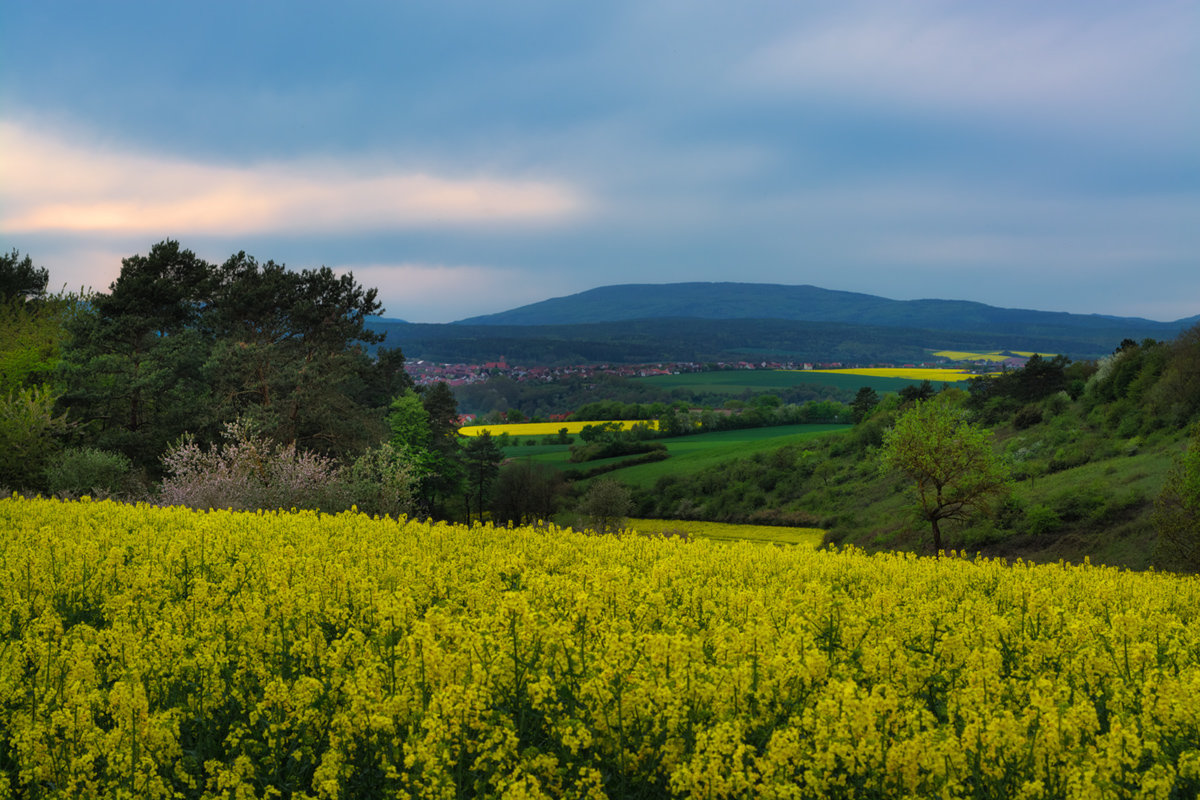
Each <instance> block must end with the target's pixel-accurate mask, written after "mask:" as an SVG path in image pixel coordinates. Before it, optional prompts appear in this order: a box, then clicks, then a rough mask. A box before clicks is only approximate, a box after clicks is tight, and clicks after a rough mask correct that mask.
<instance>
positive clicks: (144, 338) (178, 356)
mask: <svg viewBox="0 0 1200 800" xmlns="http://www.w3.org/2000/svg"><path fill="white" fill-rule="evenodd" d="M211 269H212V268H211V266H210V265H209V264H207V263H205V262H204V261H203V260H202V259H200V258H198V257H197V256H196V254H195V253H193V252H192V251H190V250H185V249H183V248H181V247H180V246H179V243H178V242H174V241H166V242H160V243H159V244H157V245H155V246H154V247H153V248H151V250H150V253H149V254H148V255H146V256H140V255H138V256H131V257H130V258H126V259H124V260H123V261H122V266H121V274H120V276H119V277H118V278H117V280H116V281H114V282H113V284H112V285H111V286H110V287H109V292H108V294H97V295H95V296H94V297H92V298H91V300H90V302H89V303H88V304H87V307H86V308H85V309H84V310H83V312H81V313H80V314H78V315H76V316H75V317H74V318H73V319H72V320H71V321H70V322H69V323H68V326H67V327H68V332H69V334H70V339H69V343H68V345H67V347H66V348H65V349H64V352H63V357H62V361H61V364H60V376H61V378H62V379H63V381H64V383H65V389H66V390H65V393H64V396H63V402H64V404H65V405H66V406H67V408H68V409H69V410H70V411H71V413H72V416H73V417H75V418H76V419H77V420H79V421H81V422H82V423H83V425H84V426H86V427H85V431H84V435H85V436H86V437H87V438H88V439H90V443H91V444H92V445H95V446H98V447H100V448H103V449H106V450H116V451H118V452H122V453H124V454H125V455H126V456H128V457H129V458H131V459H132V460H133V461H134V463H135V464H136V465H138V466H141V467H148V466H152V465H155V464H157V461H158V457H159V455H160V454H161V453H162V452H163V451H164V450H165V449H166V446H167V444H168V443H169V442H171V441H173V440H174V439H176V438H177V437H178V436H179V435H180V434H181V433H183V432H184V431H186V430H191V431H198V430H208V429H209V428H210V427H211V424H212V422H213V420H212V419H211V414H210V407H211V403H210V402H209V385H208V381H207V380H206V379H205V377H204V375H203V365H204V362H205V359H206V358H207V356H208V350H209V345H208V342H207V341H206V340H205V337H204V336H203V335H202V334H201V332H200V331H199V330H198V329H197V322H198V321H199V319H200V314H201V310H202V309H203V308H204V307H205V305H206V303H207V302H208V300H209V299H210V297H211V288H212V282H211V280H210V277H211Z"/></svg>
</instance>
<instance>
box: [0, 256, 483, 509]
mask: <svg viewBox="0 0 1200 800" xmlns="http://www.w3.org/2000/svg"><path fill="white" fill-rule="evenodd" d="M48 279H49V276H48V274H47V272H46V270H45V269H42V268H38V267H35V266H34V265H33V262H32V259H31V257H30V256H28V255H26V256H22V255H21V254H20V253H19V252H18V251H16V250H14V251H12V252H11V253H9V254H7V255H4V256H3V257H2V259H0V292H3V296H2V297H0V334H3V336H2V337H0V341H3V346H2V347H0V486H3V487H6V488H7V489H8V490H23V491H50V492H56V493H59V494H83V493H89V492H90V493H96V492H100V493H104V492H107V493H112V494H116V493H123V494H126V495H129V496H137V495H138V493H139V492H140V493H142V494H146V493H148V492H150V491H151V489H152V488H153V487H159V488H160V489H161V490H163V491H170V492H172V493H173V495H172V496H173V497H175V498H176V499H179V500H181V501H183V502H189V504H201V503H202V502H206V501H208V502H212V503H216V504H220V505H233V506H246V507H253V506H254V504H255V503H256V502H259V501H263V502H266V500H265V499H264V498H269V497H276V499H278V500H279V502H281V503H283V502H285V500H286V501H288V503H287V504H294V502H296V501H302V500H304V499H307V500H308V501H309V502H310V503H317V502H320V503H323V504H324V505H325V506H326V507H329V508H331V509H337V508H339V507H341V506H345V507H349V505H360V507H361V506H364V505H365V506H372V507H374V508H376V509H378V510H382V511H387V510H400V511H403V512H414V511H415V512H420V513H438V512H443V513H444V512H445V509H446V508H447V507H448V506H449V505H450V504H451V503H452V502H454V498H457V497H458V496H459V495H461V494H462V493H463V491H464V490H463V488H462V487H463V485H464V482H465V480H466V477H467V475H468V472H469V466H470V463H471V462H470V458H469V454H465V453H460V452H459V445H458V442H457V435H456V430H457V422H458V410H457V403H456V401H455V399H454V396H453V394H452V393H451V392H450V390H449V388H448V387H447V386H446V385H445V384H436V385H433V386H431V387H428V388H425V389H423V390H418V389H417V387H415V386H414V385H413V382H412V380H411V378H410V377H409V375H408V373H407V372H406V371H405V369H404V364H405V359H404V354H403V353H402V352H401V350H399V349H398V348H388V347H386V346H383V345H384V342H383V338H384V337H383V336H382V335H381V334H378V333H375V332H373V331H371V330H370V329H369V328H368V327H367V326H366V324H365V323H366V320H367V318H368V317H369V316H371V315H375V314H378V313H379V312H380V311H381V310H382V309H381V306H380V303H379V301H378V299H377V293H376V291H375V290H374V289H366V288H364V287H362V286H361V285H360V284H358V283H357V282H356V281H355V280H354V277H353V275H352V274H344V275H339V274H336V273H335V272H334V271H333V270H331V269H330V268H328V267H319V268H312V269H301V270H291V269H288V268H286V267H285V265H283V264H280V263H276V262H274V261H265V262H264V261H259V260H258V259H256V258H254V257H252V256H249V255H247V254H246V253H245V252H239V253H236V254H234V255H233V256H231V257H230V258H229V259H227V260H226V261H225V262H224V263H221V264H213V263H209V262H207V261H205V260H203V259H201V258H199V257H198V256H196V254H195V253H194V252H192V251H191V250H188V249H186V248H184V247H182V246H181V245H180V244H179V243H178V242H177V241H173V240H167V241H163V242H160V243H158V244H156V245H154V246H153V247H152V248H151V249H150V251H149V252H148V253H147V254H145V255H135V256H131V257H129V258H126V259H124V260H123V261H122V265H121V271H120V274H119V276H118V278H117V279H116V280H115V281H114V282H113V283H112V284H111V285H110V286H109V287H108V291H107V292H96V293H89V294H70V293H62V294H57V295H55V294H50V293H48V292H47V291H46V287H47V283H48ZM487 455H488V458H490V459H493V460H494V461H495V462H496V463H498V462H499V457H498V455H495V454H487ZM289 482H290V483H289ZM218 485H221V486H225V487H226V488H225V490H224V492H225V494H224V495H223V496H222V497H217V496H214V495H213V493H212V491H211V490H212V488H213V487H214V486H218ZM268 485H269V486H270V487H272V490H273V491H274V494H272V493H271V492H270V491H267V487H268ZM388 485H390V486H391V487H392V492H391V497H390V500H385V499H382V498H379V497H374V498H373V499H372V497H370V496H369V495H371V492H374V491H375V490H376V489H377V488H378V487H379V486H388ZM287 486H291V487H292V489H291V490H290V492H289V491H284V487H287ZM364 487H372V488H371V491H366V489H365V488H364ZM239 493H240V494H239ZM376 493H377V492H376ZM202 496H203V497H202Z"/></svg>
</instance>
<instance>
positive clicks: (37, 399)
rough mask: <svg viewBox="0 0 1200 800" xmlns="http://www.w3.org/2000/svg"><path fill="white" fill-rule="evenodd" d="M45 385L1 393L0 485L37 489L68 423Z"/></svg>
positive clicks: (65, 432) (43, 480)
mask: <svg viewBox="0 0 1200 800" xmlns="http://www.w3.org/2000/svg"><path fill="white" fill-rule="evenodd" d="M57 399H58V398H57V396H56V395H55V394H54V392H53V391H52V390H51V389H50V388H49V387H48V386H30V387H27V388H24V389H17V390H14V391H11V392H9V393H8V395H7V396H0V487H6V488H9V489H40V488H43V487H44V485H45V476H44V472H45V469H46V467H47V465H48V464H50V463H51V462H52V460H53V458H54V455H55V453H56V452H57V451H58V450H59V449H60V448H61V442H62V440H63V438H65V436H66V434H67V432H68V430H69V428H70V426H69V424H68V422H67V418H66V415H65V414H60V413H58V412H57V411H56V410H55V403H56V401H57Z"/></svg>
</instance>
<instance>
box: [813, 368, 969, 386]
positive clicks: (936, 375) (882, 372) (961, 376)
mask: <svg viewBox="0 0 1200 800" xmlns="http://www.w3.org/2000/svg"><path fill="white" fill-rule="evenodd" d="M806 371H807V372H826V373H829V374H831V375H861V376H863V377H865V378H908V379H909V380H914V381H929V382H930V383H933V382H935V381H936V382H943V383H950V382H953V381H965V380H967V379H969V378H974V377H976V376H975V375H973V374H971V373H970V372H966V371H965V370H961V369H936V368H924V367H871V368H864V369H810V370H806Z"/></svg>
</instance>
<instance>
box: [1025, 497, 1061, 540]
mask: <svg viewBox="0 0 1200 800" xmlns="http://www.w3.org/2000/svg"><path fill="white" fill-rule="evenodd" d="M1025 527H1026V530H1028V531H1029V532H1030V533H1032V534H1033V535H1034V536H1042V535H1044V534H1047V533H1054V532H1055V531H1057V530H1058V529H1059V528H1061V527H1062V518H1061V517H1059V515H1058V512H1057V511H1055V510H1054V509H1053V508H1050V507H1049V506H1047V505H1046V504H1044V503H1038V504H1037V505H1036V506H1032V507H1031V508H1029V509H1027V510H1026V511H1025Z"/></svg>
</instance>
